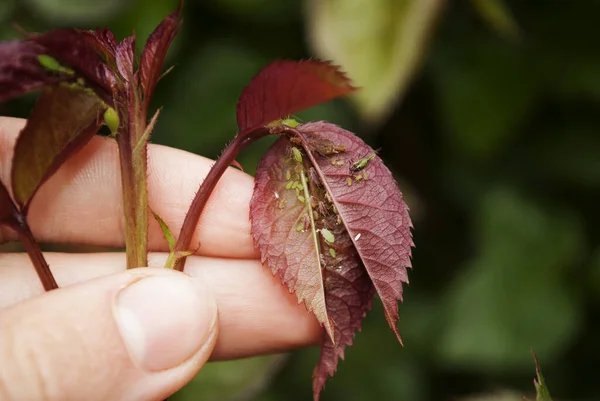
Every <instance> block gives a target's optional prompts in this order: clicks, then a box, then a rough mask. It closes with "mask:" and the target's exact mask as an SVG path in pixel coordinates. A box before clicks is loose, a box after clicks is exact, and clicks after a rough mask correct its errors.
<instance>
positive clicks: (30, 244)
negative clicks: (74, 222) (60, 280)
mask: <svg viewBox="0 0 600 401" xmlns="http://www.w3.org/2000/svg"><path fill="white" fill-rule="evenodd" d="M13 228H14V229H15V231H16V232H17V235H18V236H19V240H20V241H21V243H22V244H23V247H24V248H25V251H26V252H27V255H29V259H31V263H33V266H34V267H35V271H36V273H37V275H38V277H39V278H40V281H41V282H42V286H43V287H44V290H46V291H50V290H55V289H57V288H58V284H57V283H56V280H55V279H54V276H53V275H52V271H51V270H50V266H48V263H47V262H46V259H45V258H44V255H43V254H42V250H41V249H40V246H39V244H38V243H37V241H36V240H35V238H33V234H32V233H31V229H30V228H29V225H28V224H27V221H26V220H25V219H24V218H22V219H20V221H19V225H18V226H15V227H13Z"/></svg>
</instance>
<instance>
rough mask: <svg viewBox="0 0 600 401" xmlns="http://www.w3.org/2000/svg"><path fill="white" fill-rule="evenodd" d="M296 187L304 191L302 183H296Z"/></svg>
mask: <svg viewBox="0 0 600 401" xmlns="http://www.w3.org/2000/svg"><path fill="white" fill-rule="evenodd" d="M298 189H299V190H300V191H304V185H302V184H300V183H298Z"/></svg>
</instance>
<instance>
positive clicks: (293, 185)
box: [292, 181, 300, 189]
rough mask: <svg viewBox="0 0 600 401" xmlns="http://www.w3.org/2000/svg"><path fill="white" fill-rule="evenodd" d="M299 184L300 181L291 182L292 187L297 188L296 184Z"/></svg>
mask: <svg viewBox="0 0 600 401" xmlns="http://www.w3.org/2000/svg"><path fill="white" fill-rule="evenodd" d="M299 184H300V183H299V182H298V181H294V182H292V188H294V189H296V188H298V185H299Z"/></svg>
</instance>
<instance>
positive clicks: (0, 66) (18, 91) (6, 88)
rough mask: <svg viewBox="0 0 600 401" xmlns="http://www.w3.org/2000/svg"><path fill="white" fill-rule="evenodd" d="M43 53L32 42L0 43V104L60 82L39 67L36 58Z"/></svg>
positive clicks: (42, 50)
mask: <svg viewBox="0 0 600 401" xmlns="http://www.w3.org/2000/svg"><path fill="white" fill-rule="evenodd" d="M43 53H44V49H43V48H42V47H41V46H39V45H37V44H35V43H33V42H27V41H21V40H13V41H8V42H0V102H4V101H6V100H8V99H11V98H13V97H16V96H20V95H22V94H24V93H27V92H31V91H33V90H36V89H39V88H41V87H42V86H44V85H48V84H50V83H52V82H56V81H58V80H60V77H59V76H57V75H56V74H52V73H51V72H49V71H47V70H46V69H44V68H43V67H42V66H41V65H40V63H39V61H38V56H40V55H42V54H43Z"/></svg>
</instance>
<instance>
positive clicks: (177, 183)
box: [0, 118, 257, 258]
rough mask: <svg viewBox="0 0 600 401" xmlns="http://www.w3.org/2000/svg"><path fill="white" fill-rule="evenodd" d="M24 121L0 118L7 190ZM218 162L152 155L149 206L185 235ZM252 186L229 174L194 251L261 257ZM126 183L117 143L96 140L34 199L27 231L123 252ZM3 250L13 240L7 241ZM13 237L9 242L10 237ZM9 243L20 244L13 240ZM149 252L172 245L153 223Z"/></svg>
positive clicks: (163, 151)
mask: <svg viewBox="0 0 600 401" xmlns="http://www.w3.org/2000/svg"><path fill="white" fill-rule="evenodd" d="M24 123H25V120H19V119H12V118H0V179H2V181H3V182H4V183H5V184H6V185H7V186H8V185H9V182H10V166H11V160H12V153H13V147H14V142H15V140H16V137H17V134H18V132H19V131H20V129H21V128H22V127H23V125H24ZM212 164H213V161H211V160H208V159H206V158H203V157H200V156H196V155H193V154H191V153H188V152H184V151H181V150H177V149H173V148H168V147H165V146H159V145H150V146H149V148H148V203H149V205H150V207H151V208H152V209H153V210H154V211H155V212H156V213H157V214H158V215H159V216H160V217H161V218H162V219H163V220H164V221H165V222H166V223H167V224H168V226H169V227H170V229H171V230H172V231H173V233H174V234H175V235H177V233H178V232H179V230H180V228H181V224H182V223H183V219H184V218H185V215H186V213H187V210H188V208H189V205H190V204H191V201H192V199H193V197H194V195H195V193H196V192H197V191H198V187H199V185H200V183H201V182H202V180H203V178H204V177H205V176H206V174H207V173H208V171H209V169H210V167H211V165H212ZM253 185H254V184H253V181H252V178H251V177H250V176H249V175H247V174H245V173H243V172H241V171H239V170H236V169H233V168H230V169H228V171H227V172H226V173H225V174H224V176H223V178H222V179H221V181H220V182H219V184H217V187H216V189H215V191H214V192H213V193H212V195H211V197H210V200H209V202H208V204H207V205H206V209H205V211H204V214H203V215H202V218H201V219H200V222H199V224H198V227H197V229H196V232H195V237H194V239H193V241H192V244H193V245H192V246H193V248H194V249H195V248H196V247H197V246H198V244H199V243H200V241H201V247H200V249H199V253H201V254H203V255H210V256H224V257H234V258H235V257H239V258H252V257H257V253H256V251H255V250H254V247H253V244H252V241H251V238H250V223H249V218H248V216H249V207H248V205H249V203H250V197H251V196H252V190H253ZM121 194H122V191H121V178H120V167H119V157H118V150H117V146H116V143H115V141H114V140H112V139H108V138H103V137H99V136H98V137H95V138H93V139H92V141H90V143H88V144H87V145H86V146H85V147H84V148H83V149H82V150H81V151H79V152H78V153H77V154H76V155H74V156H73V157H72V158H71V159H69V160H68V161H67V162H66V163H65V164H64V165H62V166H61V168H60V169H59V171H58V172H57V173H56V174H55V175H54V176H52V177H51V178H50V180H48V182H46V183H45V184H44V185H43V186H42V188H41V189H40V191H39V192H38V193H37V194H36V196H35V197H34V199H33V201H32V204H31V209H30V213H29V223H30V225H31V227H32V230H33V232H34V235H35V237H36V238H37V239H38V240H39V241H42V242H51V243H76V244H77V243H79V244H90V245H101V246H115V247H122V246H124V244H125V239H124V234H123V232H124V229H123V207H122V201H121V198H122V196H121ZM2 232H3V231H0V243H2V242H3V240H4V241H6V240H7V238H2ZM4 235H5V236H6V235H9V234H4ZM10 235H12V237H11V239H14V238H15V237H14V234H10ZM148 246H149V248H150V249H151V250H153V251H167V250H168V249H167V243H166V241H165V240H164V238H163V236H162V232H161V230H160V228H159V226H158V224H157V223H156V221H154V219H152V218H151V219H150V232H149V243H148Z"/></svg>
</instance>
